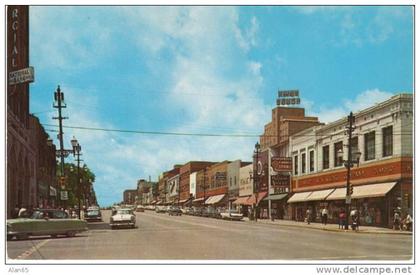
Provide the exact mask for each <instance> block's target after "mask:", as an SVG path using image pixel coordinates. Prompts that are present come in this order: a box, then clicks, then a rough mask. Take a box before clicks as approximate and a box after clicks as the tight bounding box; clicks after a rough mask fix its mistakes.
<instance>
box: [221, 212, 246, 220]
mask: <svg viewBox="0 0 420 275" xmlns="http://www.w3.org/2000/svg"><path fill="white" fill-rule="evenodd" d="M220 216H221V217H222V219H224V220H234V221H240V220H242V219H243V218H244V216H243V215H242V214H241V213H239V212H238V211H237V210H233V209H230V210H229V209H226V210H225V211H222V212H220Z"/></svg>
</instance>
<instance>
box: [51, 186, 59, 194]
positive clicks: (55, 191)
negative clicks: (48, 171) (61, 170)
mask: <svg viewBox="0 0 420 275" xmlns="http://www.w3.org/2000/svg"><path fill="white" fill-rule="evenodd" d="M50 196H51V197H55V196H57V190H56V189H55V188H54V187H52V186H50Z"/></svg>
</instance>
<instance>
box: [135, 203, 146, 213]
mask: <svg viewBox="0 0 420 275" xmlns="http://www.w3.org/2000/svg"><path fill="white" fill-rule="evenodd" d="M136 212H144V206H143V205H137V207H136Z"/></svg>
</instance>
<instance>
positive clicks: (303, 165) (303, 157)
mask: <svg viewBox="0 0 420 275" xmlns="http://www.w3.org/2000/svg"><path fill="white" fill-rule="evenodd" d="M301 158H302V159H301V162H302V165H301V172H302V174H305V173H306V154H305V153H303V154H302V155H301Z"/></svg>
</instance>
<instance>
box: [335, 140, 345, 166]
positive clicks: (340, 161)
mask: <svg viewBox="0 0 420 275" xmlns="http://www.w3.org/2000/svg"><path fill="white" fill-rule="evenodd" d="M340 150H341V151H343V142H342V141H340V142H337V143H334V167H338V166H342V165H343V156H341V157H339V156H338V152H339V151H340Z"/></svg>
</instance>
